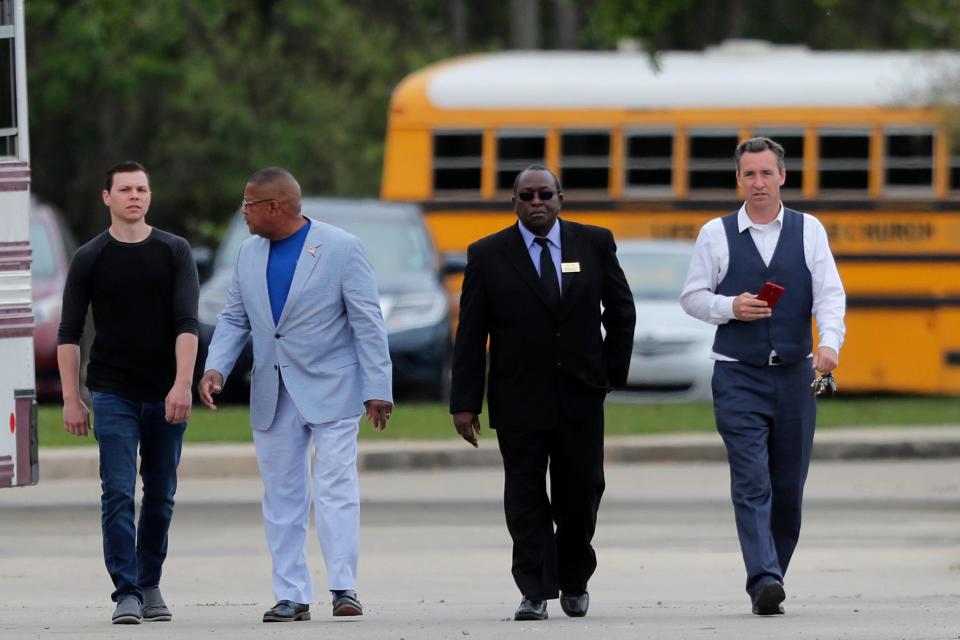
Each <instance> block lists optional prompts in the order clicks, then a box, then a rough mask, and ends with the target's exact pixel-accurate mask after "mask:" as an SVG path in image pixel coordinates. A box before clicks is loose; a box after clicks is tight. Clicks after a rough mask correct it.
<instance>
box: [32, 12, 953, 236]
mask: <svg viewBox="0 0 960 640" xmlns="http://www.w3.org/2000/svg"><path fill="white" fill-rule="evenodd" d="M526 1H527V2H539V9H540V10H539V11H538V12H537V13H536V15H537V16H539V17H538V19H537V20H538V24H536V25H531V26H529V27H528V29H529V30H530V31H535V32H536V33H535V34H533V33H532V34H531V36H530V43H527V42H525V41H524V39H523V36H524V33H523V32H522V31H521V32H519V33H515V34H514V37H513V38H514V39H513V41H514V44H516V45H517V46H527V45H528V44H529V45H530V46H535V45H538V44H539V46H546V47H558V46H562V45H563V44H564V43H568V42H570V40H571V39H570V37H569V33H570V29H571V25H573V27H574V30H575V31H576V33H577V37H576V38H575V40H576V41H577V42H578V43H579V45H580V46H583V47H592V48H610V47H613V46H615V45H616V43H617V42H618V40H619V39H620V38H624V37H630V38H635V39H639V40H640V41H641V42H642V43H643V44H644V46H645V47H647V49H648V50H650V51H651V52H653V51H656V50H662V49H701V48H703V47H705V46H707V45H711V44H716V43H718V42H720V41H721V40H723V39H725V38H730V37H747V38H760V39H765V40H770V41H772V42H776V43H780V44H807V45H809V46H811V47H814V48H834V49H836V48H931V47H956V46H958V45H960V0H762V1H761V0H728V1H727V2H714V1H713V0H526ZM25 5H26V10H27V16H26V27H27V51H28V56H27V58H28V60H27V62H28V83H29V104H30V114H29V116H30V125H31V132H30V133H31V147H32V153H31V156H32V163H33V188H34V191H35V192H37V193H38V194H39V195H40V196H41V197H43V198H44V199H46V200H49V201H51V202H52V203H53V204H55V205H57V206H58V207H59V208H60V209H61V210H62V211H64V212H65V213H66V215H67V217H68V220H69V222H70V223H71V225H72V226H73V227H74V229H75V230H76V231H77V232H78V233H79V235H80V237H81V238H86V237H90V236H91V235H92V234H93V233H94V232H95V231H96V230H98V229H101V228H103V226H104V223H105V220H106V218H105V216H106V214H105V212H104V211H103V205H102V203H101V202H100V195H99V191H100V188H101V187H100V184H101V180H102V177H103V174H104V172H105V171H106V169H107V168H108V167H109V166H110V165H112V164H114V163H115V162H118V161H120V160H125V159H136V160H139V161H141V162H143V163H144V164H145V165H146V166H147V167H148V169H149V170H150V173H151V179H152V187H153V191H154V200H153V205H152V210H151V214H150V216H151V221H152V222H154V223H156V224H158V225H160V226H163V227H166V228H170V229H171V230H174V231H177V232H180V233H185V234H186V235H188V236H189V237H191V238H192V239H194V240H197V239H201V240H209V238H206V237H204V236H208V235H213V233H214V232H215V231H216V228H217V225H219V224H222V222H223V221H224V220H225V219H226V218H227V217H229V215H230V213H231V212H232V211H233V210H235V208H236V204H237V202H238V201H239V199H240V196H241V194H242V190H243V186H244V181H245V179H246V177H247V176H248V175H249V174H250V173H252V172H253V171H254V170H256V169H258V168H260V167H262V166H266V165H281V166H285V167H287V168H289V169H290V170H291V171H292V172H293V173H294V174H295V175H296V176H298V178H300V180H301V182H302V184H303V187H304V191H305V192H307V193H309V194H317V195H321V194H335V195H347V196H351V195H365V196H373V195H376V193H377V191H378V185H379V180H380V170H381V163H382V145H383V134H384V130H385V123H386V115H387V107H388V101H389V96H390V92H391V90H392V88H393V86H394V85H395V84H396V83H397V82H399V81H400V80H401V79H402V78H403V77H404V76H405V75H406V74H408V73H409V72H410V71H412V70H414V69H417V68H420V67H422V66H424V65H425V64H427V63H429V62H431V61H434V60H438V59H441V58H444V57H447V56H449V55H451V54H452V53H454V52H469V51H480V50H488V49H497V48H502V47H505V46H508V45H507V43H508V42H510V37H511V36H510V34H511V29H510V27H511V24H513V23H514V22H515V21H516V16H513V15H511V11H518V10H519V8H523V3H522V2H512V3H507V2H500V3H490V2H486V1H481V0H392V1H390V2H387V1H384V0H310V1H309V2H304V1H302V0H202V1H197V0H151V1H150V2H132V1H131V0H96V1H94V0H29V1H28V2H26V3H25ZM565 89H566V90H576V87H565Z"/></svg>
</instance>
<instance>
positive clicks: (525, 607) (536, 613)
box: [513, 598, 547, 620]
mask: <svg viewBox="0 0 960 640" xmlns="http://www.w3.org/2000/svg"><path fill="white" fill-rule="evenodd" d="M513 619H514V620H546V619H547V601H546V600H530V599H529V598H524V599H523V602H521V603H520V606H519V607H517V612H516V613H514V614H513Z"/></svg>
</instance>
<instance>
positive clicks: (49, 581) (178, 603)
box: [0, 460, 960, 640]
mask: <svg viewBox="0 0 960 640" xmlns="http://www.w3.org/2000/svg"><path fill="white" fill-rule="evenodd" d="M607 476H608V477H607V480H608V491H607V494H606V496H605V498H604V504H603V506H602V507H601V513H600V525H599V529H598V535H597V539H596V547H597V550H598V556H599V561H600V567H599V569H598V571H597V574H596V576H595V577H594V579H593V581H592V582H591V585H590V588H591V596H592V603H591V609H590V614H589V616H588V617H586V618H584V619H577V620H574V619H568V618H565V617H564V616H563V614H562V612H561V611H560V609H559V606H557V604H556V603H551V606H550V614H551V619H550V620H548V621H546V622H539V623H516V622H513V621H512V620H510V618H511V615H512V612H513V609H514V608H515V606H516V604H517V603H518V602H519V594H518V593H517V592H516V588H515V587H514V585H513V582H512V580H511V578H510V574H509V541H508V537H507V533H506V529H505V526H504V524H503V515H502V510H501V503H500V491H501V483H502V475H501V473H500V472H499V471H498V470H496V469H477V470H465V471H444V472H425V471H421V472H402V473H401V472H396V473H365V474H364V475H363V476H362V486H363V499H364V506H363V529H362V552H361V567H360V579H361V580H360V584H359V585H358V589H359V593H360V596H361V599H362V600H363V601H364V604H365V605H366V609H367V613H366V615H364V616H363V617H362V618H360V619H355V620H334V619H333V618H331V617H330V615H329V606H328V603H327V602H326V601H324V602H322V603H321V604H317V603H315V604H314V606H313V615H314V619H313V620H312V621H311V622H304V623H293V624H284V625H263V624H262V623H260V622H259V620H260V616H261V615H262V612H263V611H264V610H265V609H267V608H268V607H269V606H270V605H272V604H273V601H272V595H271V593H270V590H269V589H270V587H269V561H268V557H267V552H266V545H265V543H264V540H263V533H262V530H261V526H260V517H259V504H258V500H259V491H260V486H259V483H258V482H257V481H256V480H251V479H225V480H197V479H192V478H186V479H184V480H183V481H182V483H181V490H180V494H179V502H178V506H177V510H176V514H175V520H174V527H173V531H172V537H171V545H170V546H171V550H170V558H169V560H168V562H167V566H166V574H165V577H164V581H163V585H162V586H163V589H164V592H165V594H166V596H167V600H168V602H169V604H170V605H171V608H172V609H173V613H174V621H173V622H171V623H153V624H151V625H143V626H141V627H138V628H135V629H130V628H129V627H128V628H120V627H112V626H110V625H109V624H108V621H109V617H110V613H111V612H112V603H110V602H109V599H108V595H109V593H110V591H111V585H110V582H109V579H108V577H107V575H106V572H105V570H104V568H103V563H102V559H101V555H100V549H101V542H100V533H99V515H98V506H97V500H98V487H97V483H96V481H91V480H73V481H57V482H47V483H43V484H41V485H39V486H37V487H31V488H23V489H16V490H8V491H4V492H0V541H2V544H0V638H3V639H4V640H8V639H9V640H19V639H20V638H47V637H51V638H52V637H69V638H130V637H133V636H140V635H143V636H144V637H147V636H149V637H157V638H160V637H174V634H175V635H176V637H177V638H182V639H185V640H194V639H198V638H217V637H222V638H260V637H271V638H272V637H290V638H307V637H309V638H316V637H321V638H322V637H330V636H334V635H337V636H340V635H347V636H348V637H351V638H357V639H366V638H377V639H384V638H393V639H400V638H404V639H405V640H413V639H417V638H447V639H449V638H465V637H474V638H496V639H497V640H503V639H505V638H513V637H524V638H528V637H536V634H543V637H546V634H549V637H551V638H584V637H591V636H592V637H594V638H597V639H600V638H603V639H606V638H631V639H632V638H637V637H646V638H668V639H669V638H738V639H739V638H751V637H773V638H851V639H859V638H863V639H867V638H869V639H871V640H874V639H876V638H958V637H960V462H958V461H957V460H946V461H913V462H900V461H890V462H820V463H815V465H814V467H813V470H812V472H811V478H810V482H809V484H808V500H807V507H808V508H807V511H806V521H805V524H804V535H803V538H802V540H801V543H800V547H799V549H798V551H797V554H796V556H795V560H794V565H793V567H792V568H791V571H790V573H789V574H788V576H787V582H786V586H787V593H788V599H787V601H786V603H785V606H786V608H787V615H786V616H783V617H777V618H758V617H755V616H752V615H750V613H749V604H748V602H747V598H746V596H745V594H743V591H742V583H743V579H744V577H743V567H742V563H741V560H740V556H739V552H738V549H737V546H736V533H735V530H734V525H733V515H732V509H731V507H730V506H729V504H728V498H727V482H728V480H727V471H726V467H725V465H723V464H715V463H682V464H681V463H676V464H637V465H610V466H608V473H607ZM311 562H312V567H313V569H314V573H315V578H316V580H317V582H318V584H319V585H323V584H324V580H325V579H324V576H323V565H322V562H321V558H320V552H319V545H317V544H316V541H315V540H313V541H312V547H311ZM337 625H348V628H343V627H341V626H337Z"/></svg>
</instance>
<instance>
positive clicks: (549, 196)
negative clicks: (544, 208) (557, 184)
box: [517, 190, 556, 202]
mask: <svg viewBox="0 0 960 640" xmlns="http://www.w3.org/2000/svg"><path fill="white" fill-rule="evenodd" d="M555 195H556V193H554V192H553V191H547V190H544V191H521V192H520V193H518V194H517V197H518V198H520V199H521V200H523V201H524V202H533V197H534V196H537V197H538V198H540V200H541V201H543V202H547V201H548V200H553V196H555Z"/></svg>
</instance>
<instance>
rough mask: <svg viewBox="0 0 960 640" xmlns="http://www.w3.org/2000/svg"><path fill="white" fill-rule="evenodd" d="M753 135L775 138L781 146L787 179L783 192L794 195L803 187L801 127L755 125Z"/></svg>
mask: <svg viewBox="0 0 960 640" xmlns="http://www.w3.org/2000/svg"><path fill="white" fill-rule="evenodd" d="M753 135H755V136H764V137H766V138H770V139H771V140H775V141H776V142H778V143H779V144H780V146H782V147H783V152H784V155H785V156H786V157H785V158H784V168H785V169H786V170H787V181H786V182H785V183H784V185H783V189H782V191H783V193H784V195H785V196H787V197H796V195H797V194H798V193H799V192H800V189H801V188H803V129H802V128H799V127H797V128H785V127H756V128H755V129H754V130H753Z"/></svg>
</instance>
